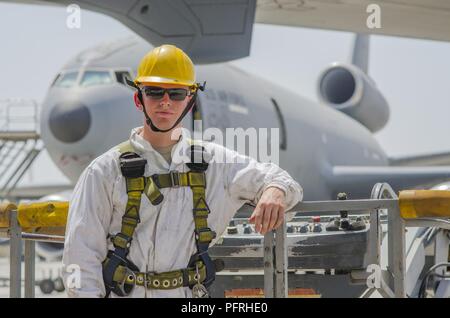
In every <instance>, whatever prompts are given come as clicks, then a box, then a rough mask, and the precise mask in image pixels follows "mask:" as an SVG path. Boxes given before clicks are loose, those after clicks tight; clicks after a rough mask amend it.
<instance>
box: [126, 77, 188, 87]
mask: <svg viewBox="0 0 450 318" xmlns="http://www.w3.org/2000/svg"><path fill="white" fill-rule="evenodd" d="M134 82H135V83H136V84H137V85H139V84H141V85H142V84H144V85H148V84H154V83H160V84H176V85H182V86H189V87H192V86H194V85H195V83H189V82H183V81H178V80H176V79H173V78H164V77H159V76H140V77H137V78H136V79H135V81H134Z"/></svg>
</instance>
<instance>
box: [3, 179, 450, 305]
mask: <svg viewBox="0 0 450 318" xmlns="http://www.w3.org/2000/svg"><path fill="white" fill-rule="evenodd" d="M45 204H48V206H49V205H52V203H51V202H48V203H42V202H41V203H39V208H40V209H44V210H45V209H47V208H48V206H45ZM54 204H55V206H56V205H57V204H56V203H54ZM65 204H66V206H64V204H61V206H62V207H63V208H62V207H61V206H60V207H55V206H54V207H53V208H52V209H47V210H49V212H54V211H56V210H58V209H59V211H60V212H59V213H60V214H59V216H56V218H57V220H58V221H57V223H58V224H57V225H56V226H62V219H63V218H61V215H62V213H67V211H65V212H61V211H62V210H63V209H67V207H68V205H67V202H66V203H65ZM344 210H345V211H362V210H364V211H369V212H370V218H369V221H370V228H369V242H368V247H367V249H368V250H367V255H368V257H367V260H368V263H369V264H378V265H380V246H381V240H382V231H381V216H382V210H387V225H388V233H387V235H388V245H389V253H388V261H389V265H388V269H387V272H386V273H385V277H384V278H383V279H382V281H381V286H380V288H377V289H376V290H377V291H378V292H379V293H380V294H381V295H382V296H384V297H406V292H405V272H406V270H405V227H408V226H436V227H440V228H444V229H450V222H448V221H446V220H442V219H439V218H428V217H426V218H425V217H424V218H416V219H413V220H412V219H403V218H402V217H401V215H400V208H399V199H398V197H397V195H396V194H395V192H394V191H393V190H392V188H391V187H390V186H389V184H387V183H378V184H376V185H375V186H374V188H373V190H372V195H371V198H370V199H364V200H336V201H334V200H333V201H312V202H308V201H306V202H300V203H298V204H297V205H296V206H295V207H294V208H293V209H292V210H291V211H288V212H287V213H297V212H316V213H317V212H329V211H344ZM383 216H384V214H383ZM33 217H34V216H32V217H31V218H33ZM46 226H49V225H48V222H47V223H46ZM0 235H3V236H6V237H9V238H10V297H21V278H22V273H21V262H22V261H21V260H22V241H25V251H24V254H25V255H24V261H25V297H34V287H35V241H46V242H64V236H59V235H48V234H40V233H29V232H24V231H23V230H22V227H21V226H20V224H19V222H18V209H17V208H16V209H11V211H10V213H9V228H6V229H5V228H4V229H3V230H0ZM263 257H264V295H265V297H269V298H272V297H287V295H288V275H287V273H288V258H287V246H286V224H282V226H280V227H279V228H278V229H277V230H275V231H272V232H269V233H267V234H265V236H264V256H263ZM358 270H359V271H361V269H356V271H358ZM356 274H358V273H356ZM359 274H361V273H359ZM362 276H364V275H362ZM391 282H392V283H391ZM391 285H392V286H393V288H391V287H390V286H391ZM372 292H373V290H368V291H367V292H366V293H365V294H364V295H363V297H368V296H370V295H371V293H372Z"/></svg>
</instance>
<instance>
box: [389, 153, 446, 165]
mask: <svg viewBox="0 0 450 318" xmlns="http://www.w3.org/2000/svg"><path fill="white" fill-rule="evenodd" d="M389 162H390V164H391V165H392V166H445V165H449V166H450V152H441V153H434V154H426V155H419V156H408V157H393V158H389Z"/></svg>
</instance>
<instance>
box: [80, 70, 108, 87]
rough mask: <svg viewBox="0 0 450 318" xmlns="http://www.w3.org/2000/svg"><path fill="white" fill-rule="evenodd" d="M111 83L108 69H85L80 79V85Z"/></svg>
mask: <svg viewBox="0 0 450 318" xmlns="http://www.w3.org/2000/svg"><path fill="white" fill-rule="evenodd" d="M111 83H113V79H112V78H111V74H110V73H109V72H108V71H86V72H84V74H83V78H82V80H81V84H80V85H81V86H92V85H104V84H111Z"/></svg>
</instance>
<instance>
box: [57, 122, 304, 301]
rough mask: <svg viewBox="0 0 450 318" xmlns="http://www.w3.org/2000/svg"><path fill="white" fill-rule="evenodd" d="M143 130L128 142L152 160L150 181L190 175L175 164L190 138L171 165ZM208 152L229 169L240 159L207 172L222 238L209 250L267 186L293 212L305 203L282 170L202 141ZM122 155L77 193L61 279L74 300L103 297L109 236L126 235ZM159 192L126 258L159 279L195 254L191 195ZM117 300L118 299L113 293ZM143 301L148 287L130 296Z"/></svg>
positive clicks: (96, 166)
mask: <svg viewBox="0 0 450 318" xmlns="http://www.w3.org/2000/svg"><path fill="white" fill-rule="evenodd" d="M141 130H142V127H139V128H134V129H133V130H132V131H131V136H130V142H131V145H132V146H133V148H134V150H135V152H136V153H138V154H139V155H140V156H141V157H142V158H144V159H146V160H147V165H146V170H145V176H151V175H153V174H161V173H167V172H168V171H169V170H176V171H179V172H187V171H189V168H188V167H187V166H186V165H185V164H184V163H182V162H179V163H177V162H176V160H175V158H174V156H175V155H176V154H177V153H178V151H180V149H182V148H181V147H185V148H184V149H187V148H188V147H189V146H190V145H189V143H188V141H187V138H186V132H183V133H182V137H181V139H180V140H179V141H178V143H177V144H176V145H175V146H174V147H173V149H172V158H173V160H172V163H171V164H170V166H169V164H168V163H167V161H166V160H165V159H164V158H163V157H162V156H161V155H160V154H159V153H158V152H156V151H155V150H154V149H153V148H152V146H151V144H150V143H149V142H147V141H146V140H145V139H143V138H142V137H141V136H140V135H139V132H140V131H141ZM203 145H204V146H205V147H206V149H207V152H208V153H209V154H211V155H213V156H217V155H218V156H217V158H219V157H220V156H226V158H227V162H230V161H229V160H230V158H231V159H235V160H234V161H233V162H236V161H237V160H236V159H240V161H239V163H223V162H222V163H219V162H211V163H210V164H209V167H208V170H207V171H206V202H207V204H208V205H209V208H210V210H211V214H210V215H209V217H208V226H209V227H210V228H211V229H212V230H213V231H215V232H216V233H217V238H216V239H215V240H214V241H213V242H211V246H212V245H213V244H214V243H215V242H216V241H217V239H218V238H219V237H220V235H221V234H222V233H223V232H224V231H225V229H226V227H227V225H228V224H229V221H230V220H231V218H232V217H233V215H234V214H235V212H236V211H237V210H238V209H239V208H240V207H241V206H242V205H244V204H245V203H246V202H253V203H257V201H258V200H259V198H260V197H261V195H262V193H263V191H264V190H265V189H266V188H267V187H269V186H274V187H277V188H280V189H282V190H283V191H284V192H285V194H286V208H287V209H290V208H292V207H293V206H294V205H295V204H296V203H297V202H298V201H300V200H302V198H303V190H302V188H301V186H300V185H299V184H298V183H297V182H296V181H294V180H293V179H292V178H291V177H290V176H289V174H288V173H287V172H285V171H284V170H282V169H281V168H279V167H278V166H277V165H275V164H271V163H259V162H257V161H256V160H254V159H251V158H249V157H245V156H242V155H239V154H238V153H237V152H235V151H232V150H229V149H227V148H225V147H222V146H220V145H217V144H214V143H206V142H204V143H203ZM181 151H182V150H181ZM119 156H120V153H119V151H118V149H117V148H112V149H110V150H109V151H107V152H106V153H104V154H102V155H101V156H99V157H98V158H96V159H95V160H93V161H92V163H91V164H90V165H89V166H88V167H87V168H86V169H85V170H84V172H83V173H82V174H81V176H80V178H79V180H78V182H77V184H76V186H75V189H74V191H73V194H72V197H71V201H70V208H69V215H68V221H67V228H66V240H65V247H64V254H63V263H64V268H65V270H63V279H64V282H65V284H66V290H67V292H68V295H69V297H104V295H105V287H104V284H103V277H102V262H103V260H104V259H105V258H106V254H107V252H108V250H109V249H112V250H113V249H114V248H113V244H112V243H111V241H110V240H109V239H107V236H108V234H112V235H114V234H116V233H118V232H120V228H121V223H122V216H123V214H124V212H125V206H126V203H127V192H126V186H125V179H124V177H123V176H122V173H121V171H120V166H119ZM214 158H216V157H214ZM217 161H219V160H217ZM161 193H162V194H163V195H164V200H163V201H162V203H160V204H159V205H157V206H153V205H152V204H151V203H150V201H149V200H148V198H147V197H146V196H145V194H143V195H142V199H141V207H140V213H139V214H140V219H141V223H139V224H138V226H137V227H136V230H135V233H134V236H133V241H132V243H131V247H130V253H129V256H128V258H129V259H130V260H131V261H132V262H133V263H134V264H136V266H137V267H138V268H139V269H140V271H141V272H148V271H150V272H157V273H158V272H167V271H172V270H178V269H182V268H186V267H187V265H188V262H189V259H190V257H191V255H193V254H194V253H195V252H196V251H197V250H196V246H195V238H194V219H193V216H192V206H193V202H192V191H191V189H190V188H189V187H178V188H164V189H161ZM73 264H75V266H79V268H80V269H81V272H80V274H81V275H80V276H79V282H81V284H80V285H81V286H76V287H70V286H67V282H68V281H69V280H70V281H72V283H76V282H77V280H76V279H75V278H74V277H76V276H71V278H69V276H70V275H73V273H75V272H72V273H71V271H73V269H74V266H73ZM69 265H71V267H68V266H69ZM69 268H70V271H69ZM66 269H67V271H66ZM68 278H69V279H68ZM75 285H76V284H75ZM67 287H69V288H67ZM77 287H78V288H77ZM111 295H112V296H113V297H114V296H115V295H114V294H113V293H111ZM144 296H145V293H144V287H141V286H135V288H134V290H133V292H132V293H131V294H130V295H129V297H144ZM146 296H147V297H192V293H191V290H190V289H189V288H188V287H180V288H177V289H172V290H156V289H147V293H146ZM116 297H117V296H116Z"/></svg>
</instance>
